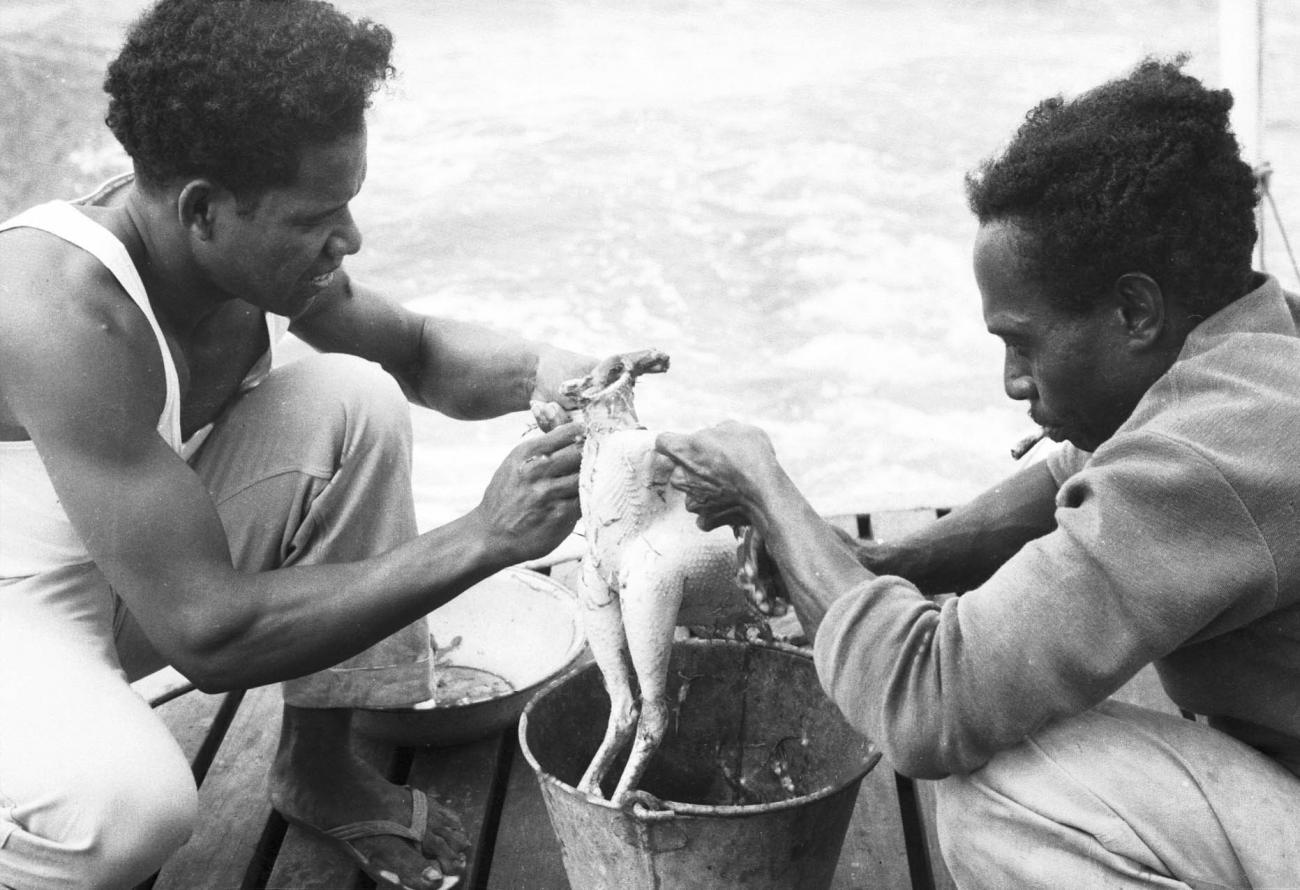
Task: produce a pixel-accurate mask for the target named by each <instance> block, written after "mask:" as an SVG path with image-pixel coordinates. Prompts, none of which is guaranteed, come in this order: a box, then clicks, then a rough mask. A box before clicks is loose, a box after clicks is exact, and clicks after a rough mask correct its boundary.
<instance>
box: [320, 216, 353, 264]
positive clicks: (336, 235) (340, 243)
mask: <svg viewBox="0 0 1300 890" xmlns="http://www.w3.org/2000/svg"><path fill="white" fill-rule="evenodd" d="M360 249H361V229H359V228H357V224H356V221H355V220H353V219H352V214H351V213H349V214H347V218H346V219H345V220H344V222H343V224H342V225H340V226H339V227H338V228H337V229H335V230H334V231H333V232H331V233H330V237H329V240H328V241H326V242H325V250H326V251H327V252H328V253H329V255H330V256H332V257H335V258H337V259H342V258H343V257H345V256H351V255H352V254H354V253H356V252H357V251H359V250H360Z"/></svg>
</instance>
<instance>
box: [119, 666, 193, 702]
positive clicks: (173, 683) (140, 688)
mask: <svg viewBox="0 0 1300 890" xmlns="http://www.w3.org/2000/svg"><path fill="white" fill-rule="evenodd" d="M131 688H132V689H134V690H135V691H136V692H138V693H139V694H140V697H141V698H143V699H144V700H145V701H147V702H148V703H149V704H150V705H151V706H152V707H155V708H156V707H158V706H159V705H161V704H164V703H165V702H169V701H171V700H172V699H174V698H180V697H181V696H182V695H184V694H185V693H187V692H190V691H191V690H193V689H194V684H193V683H191V682H190V681H189V680H188V679H187V678H186V677H185V676H184V675H182V674H181V672H180V671H178V670H176V668H174V667H171V666H170V665H169V666H167V667H164V668H160V669H159V670H156V671H154V672H153V673H152V674H149V675H148V676H145V677H141V678H140V679H139V680H136V681H135V682H134V683H132V684H131Z"/></svg>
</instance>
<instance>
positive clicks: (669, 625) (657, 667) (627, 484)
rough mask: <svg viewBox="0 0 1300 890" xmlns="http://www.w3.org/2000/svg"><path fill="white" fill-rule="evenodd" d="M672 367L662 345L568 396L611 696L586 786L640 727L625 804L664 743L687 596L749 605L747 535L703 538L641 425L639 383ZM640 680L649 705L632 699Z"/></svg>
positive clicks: (589, 586)
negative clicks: (743, 572)
mask: <svg viewBox="0 0 1300 890" xmlns="http://www.w3.org/2000/svg"><path fill="white" fill-rule="evenodd" d="M667 369H668V356H667V355H665V354H664V353H662V352H659V351H657V350H644V351H641V352H634V353H627V354H623V355H616V356H613V357H611V358H608V359H606V360H604V361H602V362H601V363H600V364H599V365H597V366H596V368H595V369H593V370H592V372H591V374H589V375H588V376H587V377H584V378H581V379H578V380H573V381H569V382H568V383H566V384H565V386H564V393H563V394H564V396H565V397H566V398H568V399H571V400H572V401H573V402H574V403H576V404H577V405H579V406H580V407H581V408H582V413H583V420H584V422H585V425H586V433H587V436H586V442H585V444H584V446H583V455H582V468H581V471H580V474H579V500H580V502H581V506H582V515H583V523H584V527H585V530H586V548H585V553H584V556H583V560H582V568H581V579H580V582H579V585H578V587H579V590H578V598H579V601H580V602H581V604H582V607H583V609H582V614H583V624H584V628H585V630H586V634H587V639H588V641H589V643H590V645H591V650H592V654H593V655H594V656H595V659H596V663H597V665H598V667H599V668H600V671H601V674H602V676H603V678H604V681H605V688H606V691H607V692H608V694H609V698H610V717H609V723H608V725H607V726H606V730H605V735H604V738H603V740H602V741H601V744H600V747H599V748H598V749H597V751H596V754H595V756H594V757H593V759H592V761H591V764H590V766H588V768H587V770H586V773H585V774H584V775H583V777H582V779H581V780H580V782H579V783H578V789H579V790H580V791H583V792H586V793H588V794H593V795H596V796H603V795H602V792H601V789H600V785H601V781H602V780H603V779H604V777H605V774H606V773H607V772H608V771H609V769H610V766H611V764H612V762H613V761H614V759H615V757H616V756H617V755H618V754H619V752H621V751H622V750H623V749H624V748H625V747H626V746H627V744H628V741H629V739H631V738H632V736H633V733H634V732H635V740H634V741H633V742H632V751H631V753H630V754H629V757H628V762H627V765H626V767H625V768H624V770H623V773H622V775H621V776H620V778H619V780H618V783H617V785H616V787H615V789H614V792H613V794H612V795H611V797H610V799H611V801H613V802H614V803H615V804H617V805H619V806H622V805H624V804H625V803H626V802H627V801H628V799H629V796H630V795H631V793H632V792H633V790H634V789H635V788H636V786H637V783H638V782H639V781H640V779H641V777H642V775H643V774H644V772H645V769H646V766H647V765H648V761H649V759H650V757H651V756H652V755H653V753H654V752H655V750H656V749H657V748H658V747H659V744H660V743H661V741H662V740H663V737H664V733H665V731H666V728H667V726H668V721H669V718H670V713H671V705H670V702H669V701H668V696H667V685H668V659H669V655H670V654H671V652H672V642H673V629H674V627H675V626H676V623H677V616H678V610H679V608H680V607H681V604H682V601H683V598H691V597H694V596H697V595H698V596H699V597H700V598H713V599H717V598H718V595H719V594H718V592H719V591H724V592H726V596H728V597H729V598H731V599H732V600H733V601H741V602H743V601H744V598H743V594H742V593H741V592H740V591H741V590H742V589H743V588H742V587H739V586H738V582H737V577H736V568H737V563H736V554H737V548H736V539H735V536H734V534H733V533H732V532H731V531H730V530H728V529H727V528H725V527H724V528H721V529H717V530H715V531H712V532H705V531H702V530H701V529H700V528H699V527H698V526H697V525H696V523H695V517H694V516H693V515H692V514H690V513H689V512H687V510H686V507H685V495H684V494H683V493H682V492H680V491H678V490H677V489H675V488H673V487H672V486H670V485H669V484H668V477H669V475H670V474H671V473H672V469H673V464H672V462H671V461H670V460H669V459H668V458H666V457H664V456H663V455H660V454H658V453H657V452H656V451H655V448H654V441H655V433H654V432H651V431H649V430H647V429H645V428H643V427H642V426H641V425H640V422H639V421H638V419H637V415H636V410H635V408H634V407H633V399H632V392H633V387H634V385H635V382H636V379H637V377H639V376H641V375H642V374H651V373H660V372H663V371H666V370H667ZM633 677H635V679H636V684H637V686H638V687H639V689H640V702H639V708H638V701H637V698H636V696H635V694H634V692H633Z"/></svg>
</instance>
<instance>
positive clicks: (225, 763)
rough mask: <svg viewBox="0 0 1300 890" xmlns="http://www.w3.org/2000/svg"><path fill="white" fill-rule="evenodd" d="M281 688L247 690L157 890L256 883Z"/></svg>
mask: <svg viewBox="0 0 1300 890" xmlns="http://www.w3.org/2000/svg"><path fill="white" fill-rule="evenodd" d="M280 709H281V699H280V688H279V686H264V687H260V688H258V689H252V690H249V691H248V692H247V693H245V695H244V698H243V701H242V702H241V703H240V706H239V710H238V712H237V713H236V714H235V719H234V721H233V722H232V723H231V725H230V729H229V731H228V732H227V733H226V737H225V740H224V742H223V744H222V745H221V748H220V749H219V750H218V751H217V756H216V758H215V760H213V763H212V767H211V769H209V770H208V774H207V777H206V778H205V779H204V781H203V783H202V784H201V785H200V786H199V816H200V818H199V824H198V827H197V828H196V829H195V831H194V836H193V837H191V838H190V840H189V843H187V844H185V846H183V847H181V849H180V850H179V851H178V852H177V853H176V855H175V856H173V857H172V859H171V861H169V862H168V863H167V865H166V866H164V867H163V870H162V872H161V873H160V874H159V876H158V880H157V882H156V883H155V884H154V890H244V888H249V887H251V886H252V883H251V881H252V880H253V878H254V877H255V875H253V874H251V873H250V864H252V865H253V866H254V867H255V866H256V864H257V862H258V859H259V851H260V850H261V848H262V843H263V838H264V835H265V832H266V828H267V820H268V818H269V816H270V814H271V805H270V803H269V802H268V801H267V770H268V769H269V768H270V766H271V760H272V758H273V757H274V754H275V746H276V742H277V740H278V738H279V734H280Z"/></svg>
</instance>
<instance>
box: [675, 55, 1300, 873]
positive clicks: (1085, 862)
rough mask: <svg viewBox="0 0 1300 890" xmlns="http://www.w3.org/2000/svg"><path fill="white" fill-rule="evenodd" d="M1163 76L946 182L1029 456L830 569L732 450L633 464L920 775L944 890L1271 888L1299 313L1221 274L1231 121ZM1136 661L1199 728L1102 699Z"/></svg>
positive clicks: (1289, 832)
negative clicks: (940, 515)
mask: <svg viewBox="0 0 1300 890" xmlns="http://www.w3.org/2000/svg"><path fill="white" fill-rule="evenodd" d="M1180 67H1181V66H1180V64H1178V63H1168V64H1162V63H1158V62H1155V61H1148V62H1146V63H1144V64H1143V65H1141V66H1139V67H1138V68H1137V69H1136V70H1135V71H1134V72H1133V73H1132V74H1131V75H1129V76H1128V77H1126V78H1122V79H1119V80H1116V81H1112V82H1110V83H1108V84H1105V85H1103V86H1102V87H1099V88H1098V89H1096V90H1093V91H1091V92H1089V93H1087V94H1084V95H1083V96H1081V97H1079V98H1078V99H1075V100H1073V101H1071V102H1068V103H1066V102H1062V101H1060V100H1048V101H1047V102H1044V103H1042V104H1041V105H1040V106H1039V107H1038V108H1036V109H1035V110H1034V111H1033V112H1032V113H1031V115H1030V116H1029V119H1028V120H1027V122H1026V124H1025V125H1024V126H1023V127H1022V128H1021V130H1020V132H1019V133H1018V134H1017V136H1016V139H1015V140H1014V141H1013V142H1012V143H1011V145H1010V146H1009V147H1008V148H1007V149H1006V151H1005V152H1004V153H1003V155H1002V156H1001V157H999V158H998V159H996V160H995V161H992V162H990V163H988V164H986V165H985V166H984V167H983V168H982V169H981V170H980V171H979V172H978V173H977V174H975V175H973V176H972V177H971V178H970V179H969V182H968V187H969V196H970V202H971V206H972V209H973V210H974V211H975V213H976V215H977V217H978V219H979V221H980V230H979V234H978V236H977V238H976V243H975V275H976V279H977V282H978V284H979V288H980V292H981V296H982V299H983V306H984V318H985V322H986V325H987V327H988V329H989V331H990V332H991V333H993V334H995V335H996V336H998V337H999V338H1000V339H1002V340H1003V341H1004V343H1005V344H1006V366H1005V380H1004V385H1005V388H1006V391H1007V394H1008V395H1009V396H1010V397H1011V398H1014V399H1019V400H1024V401H1026V402H1028V403H1029V406H1030V414H1031V416H1032V417H1033V419H1034V420H1035V421H1036V422H1037V423H1039V424H1040V425H1041V426H1042V427H1043V428H1044V430H1045V432H1046V433H1047V435H1049V436H1050V437H1051V438H1053V439H1055V440H1057V441H1068V442H1069V444H1068V445H1066V446H1064V447H1063V448H1062V449H1061V450H1060V451H1059V452H1058V453H1056V454H1055V455H1053V456H1052V457H1051V458H1049V460H1047V461H1045V462H1043V463H1040V464H1035V465H1032V466H1030V467H1029V468H1026V469H1025V470H1023V471H1022V472H1021V473H1019V474H1017V475H1016V476H1014V477H1013V478H1012V479H1010V480H1008V481H1007V482H1006V483H1004V484H1003V485H1001V486H998V487H997V488H995V489H993V490H992V491H990V492H988V493H987V494H985V495H983V496H981V497H980V498H977V499H976V500H975V501H974V502H973V503H971V504H969V505H967V506H966V507H964V508H962V509H960V510H957V511H954V512H953V513H952V514H950V515H949V516H947V517H945V518H944V519H942V520H940V521H939V522H937V523H935V524H934V525H933V526H932V527H931V528H929V529H926V530H925V531H923V532H921V533H919V534H917V535H914V536H912V537H910V538H907V539H904V540H901V541H898V542H890V543H884V544H881V545H879V546H872V547H867V548H861V549H859V550H858V551H857V552H854V550H853V549H852V548H850V547H846V546H844V544H843V543H842V541H841V540H840V539H839V538H838V536H837V535H835V533H834V532H833V531H832V530H831V529H830V528H829V527H828V526H826V524H825V523H824V522H822V521H821V520H820V519H818V518H817V516H816V514H815V513H814V512H813V510H812V508H811V507H810V506H809V505H808V503H807V501H806V500H805V499H804V498H803V496H802V495H801V494H800V493H799V492H798V490H797V489H796V488H795V486H794V485H793V483H792V482H791V481H790V479H789V477H788V476H787V475H786V474H785V473H784V471H783V470H782V469H781V467H780V465H779V464H778V463H777V461H776V458H775V455H774V453H773V451H772V448H771V445H770V443H769V442H768V440H767V438H766V436H765V435H764V434H763V433H762V432H761V431H759V430H757V429H754V428H752V427H742V426H739V425H735V424H724V425H722V426H719V427H715V428H712V429H710V430H705V431H702V432H700V433H697V434H695V435H693V436H674V435H671V434H666V435H664V436H661V438H660V448H661V450H663V451H665V452H666V453H668V454H669V455H670V456H672V457H673V458H674V459H675V460H676V461H677V462H678V464H679V467H680V469H679V471H678V472H677V475H676V481H677V483H678V484H679V486H680V487H683V488H685V489H686V490H687V491H688V492H689V493H693V498H692V500H690V501H688V506H691V507H692V509H695V510H696V511H697V512H698V513H700V516H701V523H702V524H704V525H714V524H720V523H722V522H727V521H745V522H752V523H753V524H755V525H756V526H757V527H758V528H759V530H760V531H761V532H762V533H763V534H764V535H765V537H766V539H767V540H768V542H769V547H770V549H771V551H772V554H773V556H774V558H775V559H776V561H777V564H778V566H779V567H780V569H781V572H782V574H783V576H784V577H785V579H786V581H787V583H788V585H789V586H790V588H791V593H792V597H793V599H794V604H795V607H796V610H797V611H798V612H799V614H800V617H801V618H802V619H803V622H804V624H805V627H806V629H807V630H808V631H809V633H810V634H813V635H814V639H815V655H816V661H817V667H818V671H819V674H820V676H821V678H822V682H823V685H824V686H825V688H826V690H827V691H828V693H829V694H830V695H831V696H832V698H833V699H834V700H835V701H836V703H837V704H838V705H839V706H840V708H841V709H842V710H843V711H844V713H845V714H846V715H847V717H848V718H849V719H850V720H851V721H852V722H853V723H854V724H855V725H856V726H858V727H859V728H860V729H861V730H862V731H863V732H864V733H866V734H867V735H868V736H870V737H871V738H873V739H875V740H876V741H877V742H878V743H879V744H880V745H881V747H882V749H883V750H884V752H885V754H886V756H887V758H888V759H889V760H890V761H892V764H893V765H894V766H895V767H896V768H897V769H899V770H900V771H902V772H904V773H907V774H910V775H914V776H918V777H922V778H930V779H943V781H942V782H941V783H940V785H939V786H938V787H939V789H940V798H939V799H940V836H941V843H942V846H943V850H944V855H945V858H946V860H947V861H948V864H949V866H950V868H951V870H952V871H953V874H954V875H955V877H956V878H957V880H958V882H959V883H960V884H961V885H962V886H963V887H1012V886H1014V887H1066V886H1070V887H1076V886H1077V887H1094V886H1106V887H1211V886H1212V887H1225V886H1226V887H1293V886H1300V520H1298V519H1297V515H1296V505H1297V502H1300V324H1298V322H1297V319H1300V301H1297V300H1296V299H1295V298H1292V297H1289V296H1288V295H1286V294H1284V293H1283V292H1282V290H1281V288H1280V287H1279V285H1278V283H1277V282H1276V281H1275V280H1273V279H1271V278H1267V277H1265V276H1263V275H1259V274H1256V273H1253V272H1252V271H1251V269H1250V253H1251V249H1252V246H1253V243H1254V239H1255V228H1254V223H1253V218H1252V210H1253V206H1254V192H1253V179H1252V176H1251V172H1250V170H1249V168H1248V167H1247V166H1246V165H1245V164H1244V163H1243V162H1242V161H1241V159H1240V156H1239V153H1238V150H1237V147H1236V143H1235V140H1234V139H1233V137H1232V135H1231V133H1230V131H1229V130H1228V127H1227V114H1228V109H1229V107H1230V104H1231V99H1230V97H1229V96H1228V95H1227V94H1226V93H1224V92H1215V91H1209V90H1206V89H1205V88H1204V87H1203V86H1202V85H1201V84H1200V83H1199V82H1197V81H1196V80H1195V79H1194V78H1191V77H1189V76H1187V75H1186V74H1184V73H1183V72H1182V71H1181V70H1180ZM944 589H958V590H969V591H970V592H969V593H967V594H965V595H964V596H962V597H960V598H957V599H953V600H949V601H948V602H946V603H945V604H944V605H943V606H942V607H939V606H937V605H935V604H934V603H933V602H932V601H930V600H928V599H927V598H926V597H925V596H924V595H923V594H922V591H927V592H939V591H942V590H944ZM1151 663H1154V664H1155V665H1156V667H1157V669H1158V671H1159V673H1160V676H1161V680H1162V682H1163V684H1164V686H1165V689H1166V691H1167V692H1168V693H1169V695H1170V696H1171V697H1172V698H1173V700H1174V701H1175V702H1177V703H1178V704H1179V705H1181V706H1183V707H1184V708H1187V709H1189V710H1193V711H1196V712H1198V713H1201V714H1205V715H1207V716H1208V718H1209V722H1208V725H1207V724H1205V723H1194V722H1191V721H1186V720H1181V719H1179V718H1176V717H1171V716H1168V715H1162V714H1156V713H1153V712H1150V711H1147V710H1144V709H1140V708H1135V707H1131V706H1125V705H1119V704H1116V703H1112V702H1108V701H1106V700H1107V698H1108V696H1110V695H1111V694H1112V693H1113V692H1115V691H1116V690H1117V689H1119V687H1121V686H1122V685H1123V684H1124V683H1126V682H1127V681H1128V680H1129V679H1130V678H1131V677H1132V676H1133V675H1134V674H1135V673H1136V672H1137V671H1138V670H1139V669H1141V668H1142V667H1143V666H1145V665H1147V664H1151Z"/></svg>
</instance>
